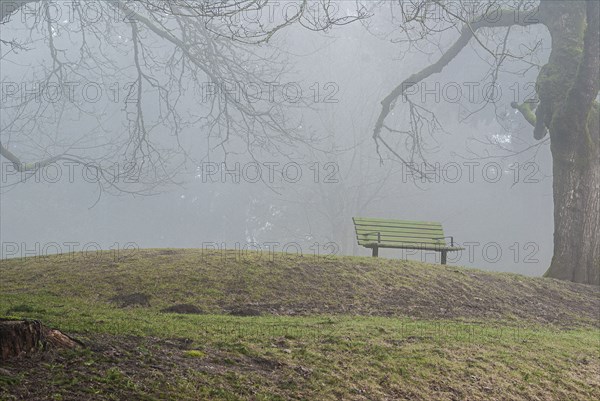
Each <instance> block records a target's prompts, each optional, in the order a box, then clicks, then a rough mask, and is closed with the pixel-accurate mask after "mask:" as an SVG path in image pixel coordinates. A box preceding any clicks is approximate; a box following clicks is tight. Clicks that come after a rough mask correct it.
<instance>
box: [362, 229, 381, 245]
mask: <svg viewBox="0 0 600 401" xmlns="http://www.w3.org/2000/svg"><path fill="white" fill-rule="evenodd" d="M369 234H377V243H380V242H381V231H373V232H370V233H365V235H369Z"/></svg>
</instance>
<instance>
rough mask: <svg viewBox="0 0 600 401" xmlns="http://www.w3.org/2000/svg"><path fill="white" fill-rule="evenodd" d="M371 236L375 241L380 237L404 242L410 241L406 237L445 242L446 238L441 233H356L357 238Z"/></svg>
mask: <svg viewBox="0 0 600 401" xmlns="http://www.w3.org/2000/svg"><path fill="white" fill-rule="evenodd" d="M367 238H370V239H372V240H373V241H377V238H379V240H380V241H388V240H389V241H392V242H395V241H404V242H409V241H407V240H406V238H418V239H419V240H423V241H426V242H431V241H433V242H443V241H444V239H442V237H441V236H440V235H428V234H414V233H405V234H398V233H396V234H385V233H381V234H379V235H377V233H369V234H364V233H362V234H361V233H359V234H356V239H359V240H360V239H367Z"/></svg>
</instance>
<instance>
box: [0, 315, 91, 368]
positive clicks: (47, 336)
mask: <svg viewBox="0 0 600 401" xmlns="http://www.w3.org/2000/svg"><path fill="white" fill-rule="evenodd" d="M49 346H54V347H59V348H76V347H80V346H83V343H82V342H81V341H78V340H75V339H74V338H71V337H69V336H68V335H66V334H64V333H62V332H61V331H59V330H56V329H51V328H49V327H46V326H44V325H43V324H42V323H41V322H40V321H39V320H12V319H0V361H5V360H7V359H9V358H13V357H16V356H20V355H24V354H25V355H26V354H31V353H34V352H37V351H40V350H45V349H48V347H49Z"/></svg>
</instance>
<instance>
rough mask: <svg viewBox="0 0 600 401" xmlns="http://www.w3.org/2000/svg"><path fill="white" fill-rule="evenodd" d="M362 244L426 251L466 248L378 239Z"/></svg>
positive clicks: (371, 246) (367, 246) (366, 246)
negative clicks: (391, 241)
mask: <svg viewBox="0 0 600 401" xmlns="http://www.w3.org/2000/svg"><path fill="white" fill-rule="evenodd" d="M360 245H361V246H364V247H365V248H373V247H375V246H378V247H379V248H396V249H416V250H426V251H462V250H464V249H465V248H462V247H460V246H439V245H437V246H436V245H424V244H419V243H414V244H411V243H408V242H407V243H401V244H395V243H389V242H381V243H379V244H378V243H377V241H375V242H366V243H364V244H360Z"/></svg>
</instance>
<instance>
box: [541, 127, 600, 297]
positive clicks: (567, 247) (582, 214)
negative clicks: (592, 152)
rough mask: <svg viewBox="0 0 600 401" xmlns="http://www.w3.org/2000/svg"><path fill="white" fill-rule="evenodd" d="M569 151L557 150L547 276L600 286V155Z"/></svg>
mask: <svg viewBox="0 0 600 401" xmlns="http://www.w3.org/2000/svg"><path fill="white" fill-rule="evenodd" d="M596 134H597V132H596ZM553 147H554V146H553ZM556 153H559V154H556ZM569 153H570V154H569V155H568V156H567V155H564V154H560V152H558V151H553V158H554V161H553V164H554V165H553V171H554V183H553V187H554V256H553V258H552V263H551V265H550V268H549V269H548V271H547V273H546V276H549V277H554V278H558V279H563V280H570V281H575V282H578V283H587V284H595V285H600V238H599V233H600V154H599V155H596V157H594V158H586V157H585V156H583V157H582V155H581V154H577V153H576V152H569Z"/></svg>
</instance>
